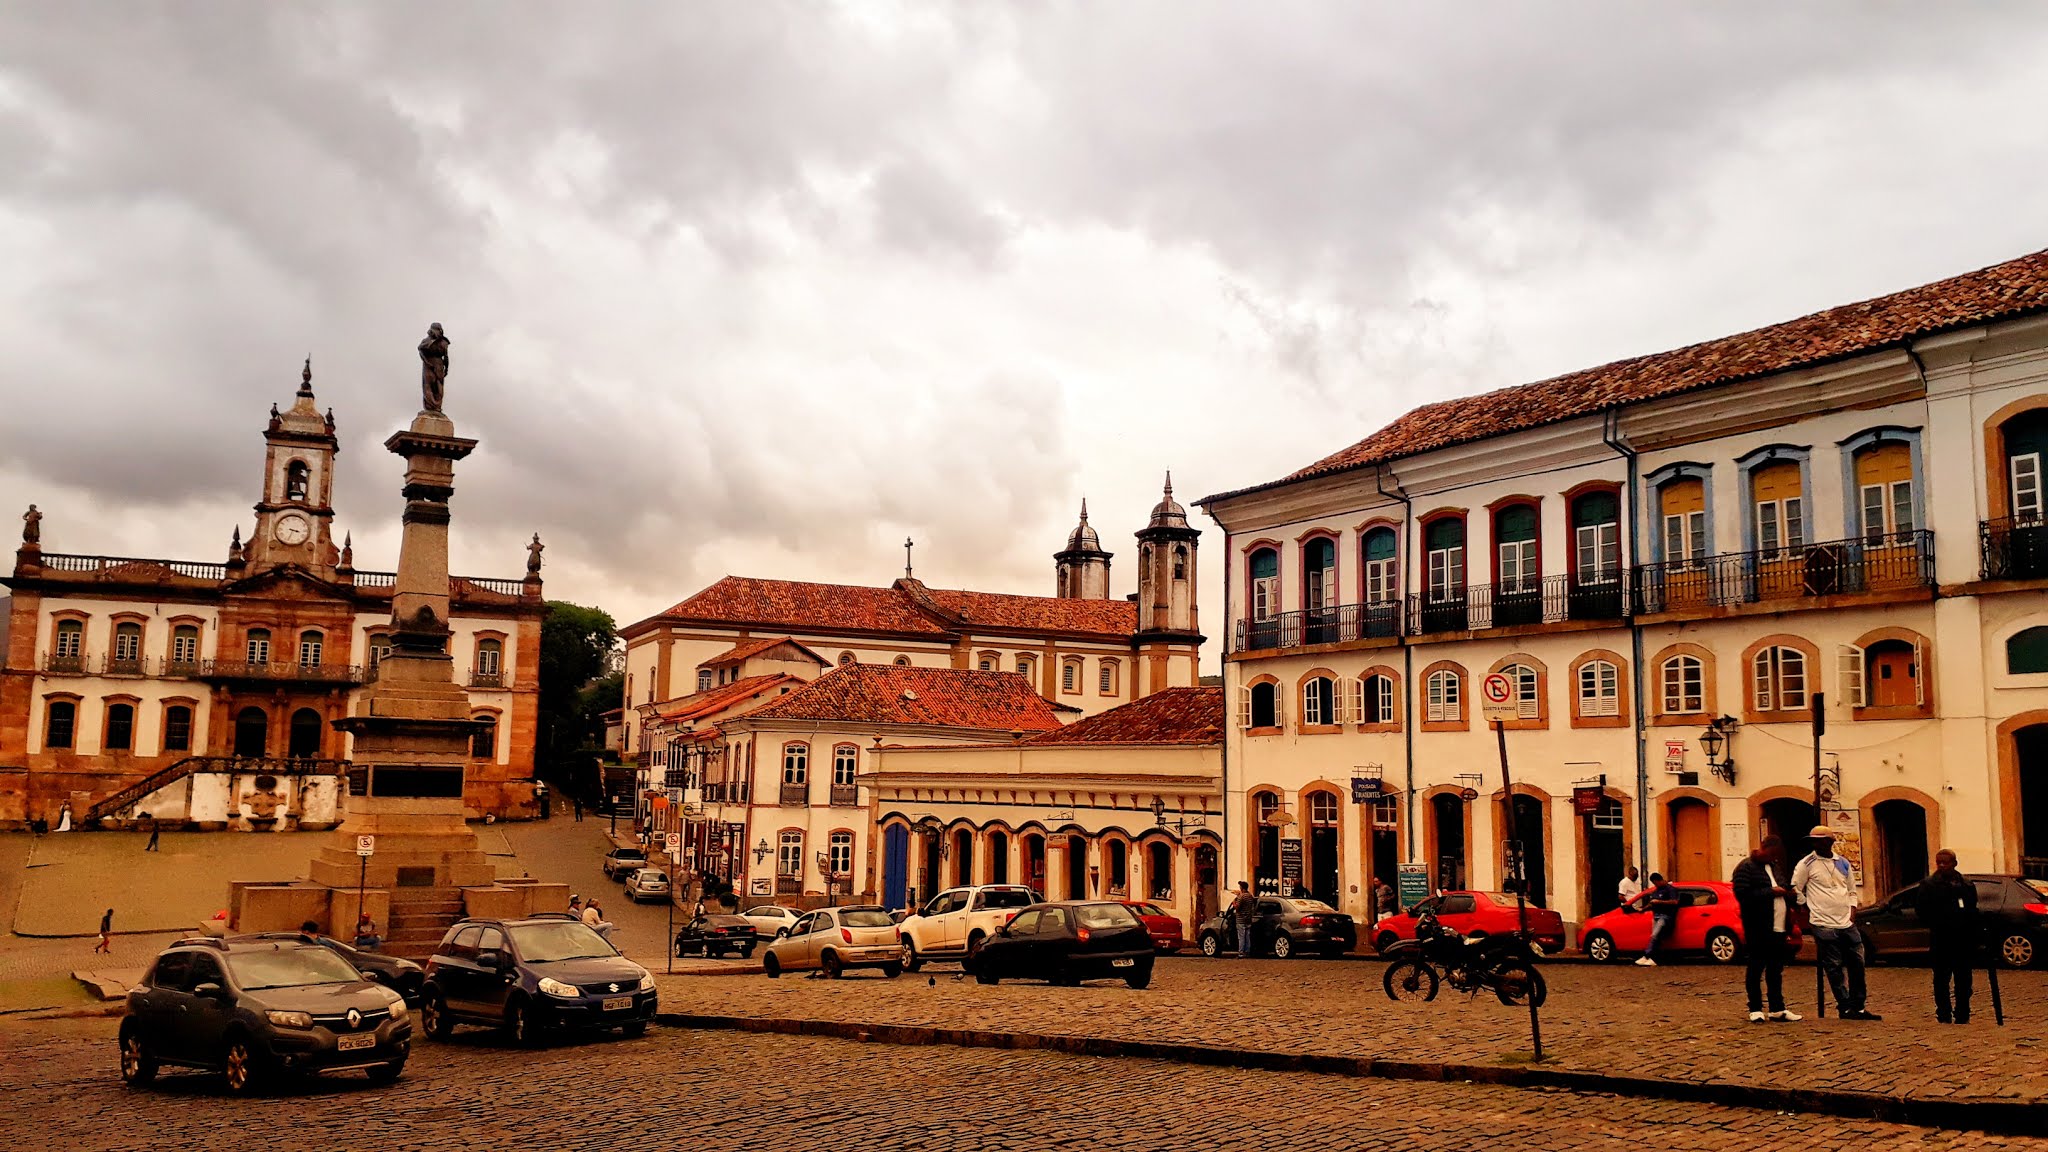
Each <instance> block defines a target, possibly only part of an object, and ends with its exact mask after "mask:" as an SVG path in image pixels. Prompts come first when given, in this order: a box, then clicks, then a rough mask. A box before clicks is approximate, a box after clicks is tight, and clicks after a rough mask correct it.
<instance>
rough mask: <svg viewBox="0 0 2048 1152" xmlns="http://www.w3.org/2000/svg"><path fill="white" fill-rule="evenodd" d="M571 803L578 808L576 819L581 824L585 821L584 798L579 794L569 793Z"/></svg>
mask: <svg viewBox="0 0 2048 1152" xmlns="http://www.w3.org/2000/svg"><path fill="white" fill-rule="evenodd" d="M569 803H571V804H573V805H575V806H576V819H577V820H578V821H579V822H580V821H581V820H582V819H583V797H582V796H581V795H580V794H578V793H575V792H571V793H569Z"/></svg>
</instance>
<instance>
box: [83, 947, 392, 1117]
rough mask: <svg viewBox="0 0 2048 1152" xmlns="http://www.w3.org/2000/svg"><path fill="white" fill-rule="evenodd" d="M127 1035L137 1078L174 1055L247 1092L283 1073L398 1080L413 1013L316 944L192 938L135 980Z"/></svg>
mask: <svg viewBox="0 0 2048 1152" xmlns="http://www.w3.org/2000/svg"><path fill="white" fill-rule="evenodd" d="M120 1042H121V1079H123V1080H125V1081H127V1082H128V1083H129V1084H130V1085H132V1086H136V1087H140V1086H142V1085H144V1084H147V1083H149V1082H150V1081H151V1080H153V1079H155V1078H156V1074H157V1070H158V1068H160V1067H161V1066H163V1065H166V1064H172V1065H178V1066H181V1067H187V1068H201V1069H208V1070H215V1071H219V1072H220V1073H222V1074H223V1075H224V1076H225V1077H226V1079H227V1086H228V1091H230V1092H232V1093H234V1094H236V1095H238V1096H241V1095H247V1094H249V1093H251V1092H255V1091H257V1090H258V1089H260V1088H261V1087H263V1085H265V1084H266V1083H267V1082H269V1081H271V1080H273V1079H274V1078H275V1077H276V1076H277V1075H278V1074H279V1073H283V1072H338V1071H342V1070H344V1069H361V1070H364V1071H367V1072H368V1073H369V1074H370V1079H371V1080H373V1081H376V1082H378V1083H389V1082H391V1081H393V1080H396V1079H398V1076H399V1074H400V1073H401V1072H403V1071H405V1060H406V1057H407V1055H409V1054H410V1052H411V1050H412V1021H411V1019H410V1018H409V1017H408V1014H407V1012H406V1007H405V1001H404V1000H403V999H401V998H400V997H399V995H398V993H396V992H394V991H392V990H391V989H389V988H386V987H384V986H382V985H380V984H376V983H374V982H372V981H369V980H366V979H364V978H363V974H362V973H361V972H358V971H356V969H355V968H354V967H352V966H351V965H350V964H349V963H348V961H346V960H343V959H342V958H341V957H340V956H337V955H335V954H334V953H333V952H330V951H328V950H327V949H325V948H322V947H320V946H319V945H318V944H312V943H308V942H304V941H300V940H297V939H285V940H277V939H256V940H250V939H237V940H213V939H207V938H194V939H190V940H180V941H178V942H177V943H175V944H173V945H171V946H170V947H169V948H166V949H164V951H163V952H162V953H160V954H159V955H158V956H157V958H156V962H155V963H154V964H152V965H150V969H149V974H148V975H146V976H144V977H143V978H142V983H141V984H139V985H137V986H136V987H134V988H132V989H130V990H129V992H128V1018H127V1019H125V1020H123V1021H122V1022H121V1032H120Z"/></svg>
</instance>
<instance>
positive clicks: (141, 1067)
mask: <svg viewBox="0 0 2048 1152" xmlns="http://www.w3.org/2000/svg"><path fill="white" fill-rule="evenodd" d="M156 1070H157V1062H156V1057H154V1056H151V1055H150V1054H149V1046H148V1045H146V1044H144V1043H143V1042H142V1029H141V1027H140V1026H139V1025H137V1024H136V1023H135V1022H134V1021H132V1020H131V1021H129V1022H128V1023H127V1025H125V1026H124V1027H122V1029H121V1082H122V1083H123V1084H126V1085H128V1086H129V1087H130V1088H140V1087H142V1086H143V1085H144V1084H147V1083H149V1082H150V1081H151V1080H154V1079H156Z"/></svg>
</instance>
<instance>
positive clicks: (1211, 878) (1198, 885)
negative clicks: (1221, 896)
mask: <svg viewBox="0 0 2048 1152" xmlns="http://www.w3.org/2000/svg"><path fill="white" fill-rule="evenodd" d="M1216 885H1217V876H1216V846H1215V845H1213V844H1202V845H1199V846H1197V847H1196V848H1195V923H1196V924H1198V925H1199V924H1202V923H1205V922H1207V921H1208V919H1209V917H1211V916H1214V915H1216V913H1218V912H1220V911H1222V908H1221V906H1220V905H1219V903H1218V896H1217V891H1216Z"/></svg>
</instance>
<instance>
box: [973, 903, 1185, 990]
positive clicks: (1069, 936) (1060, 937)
mask: <svg viewBox="0 0 2048 1152" xmlns="http://www.w3.org/2000/svg"><path fill="white" fill-rule="evenodd" d="M1152 958H1153V948H1152V934H1151V933H1150V932H1148V931H1147V930H1146V929H1145V924H1144V921H1142V920H1139V919H1138V916H1137V913H1135V912H1132V911H1131V910H1130V909H1129V908H1126V907H1125V906H1123V905H1122V904H1115V903H1111V902H1109V901H1106V900H1068V901H1062V902H1060V903H1057V904H1033V905H1031V906H1030V907H1028V908H1026V909H1024V910H1023V911H1022V912H1019V913H1017V914H1016V915H1015V916H1013V917H1011V918H1010V922H1009V923H1008V924H1005V925H1003V926H1002V927H1001V928H998V929H996V934H995V935H994V936H991V937H989V939H988V942H987V943H985V944H983V945H982V946H981V951H979V952H977V953H975V955H974V978H975V979H976V980H977V981H979V982H981V983H983V984H995V983H999V982H1001V981H1003V980H1017V979H1022V980H1050V981H1051V982H1053V983H1054V984H1069V985H1071V984H1079V983H1080V982H1081V981H1083V980H1099V979H1112V978H1113V979H1119V980H1122V981H1123V982H1124V983H1126V984H1129V985H1130V986H1131V987H1133V988H1143V987H1145V986H1146V985H1147V984H1150V983H1151V982H1152Z"/></svg>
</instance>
